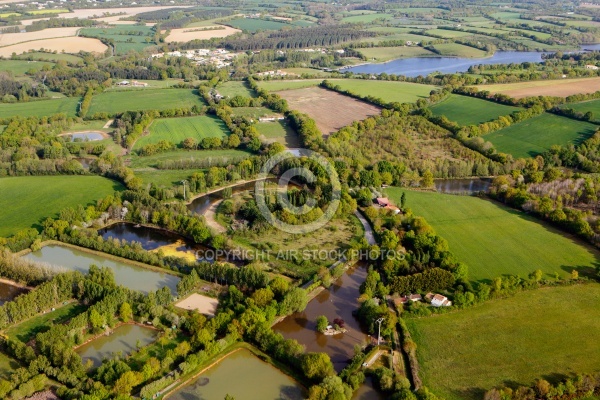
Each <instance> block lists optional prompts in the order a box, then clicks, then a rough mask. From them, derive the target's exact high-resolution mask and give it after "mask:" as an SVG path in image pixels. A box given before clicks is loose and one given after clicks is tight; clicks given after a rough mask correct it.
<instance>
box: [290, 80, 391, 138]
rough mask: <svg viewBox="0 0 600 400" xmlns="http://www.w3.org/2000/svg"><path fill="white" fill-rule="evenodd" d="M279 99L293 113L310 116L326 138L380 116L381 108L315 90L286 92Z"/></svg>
mask: <svg viewBox="0 0 600 400" xmlns="http://www.w3.org/2000/svg"><path fill="white" fill-rule="evenodd" d="M279 95H280V96H281V97H282V98H284V99H285V100H287V102H288V104H289V106H290V108H291V109H293V110H298V111H300V112H302V113H306V114H308V115H309V116H310V117H311V118H313V119H314V120H315V122H316V123H317V127H318V128H319V130H320V131H321V133H323V134H324V135H329V134H331V133H334V132H336V131H338V130H339V129H341V128H343V127H344V126H346V125H350V124H351V123H352V122H354V121H361V120H363V119H366V118H367V117H370V116H372V115H377V114H379V111H380V109H379V107H376V106H373V105H371V104H367V103H365V102H362V101H359V100H355V99H353V98H351V97H348V96H344V95H342V94H339V93H337V92H334V91H331V90H326V89H321V88H318V87H311V88H305V89H297V90H286V91H283V92H280V93H279Z"/></svg>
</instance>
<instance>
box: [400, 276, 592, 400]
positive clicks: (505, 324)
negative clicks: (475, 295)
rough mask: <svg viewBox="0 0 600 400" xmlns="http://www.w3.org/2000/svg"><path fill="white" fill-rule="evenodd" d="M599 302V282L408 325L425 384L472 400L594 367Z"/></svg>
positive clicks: (525, 295)
mask: <svg viewBox="0 0 600 400" xmlns="http://www.w3.org/2000/svg"><path fill="white" fill-rule="evenodd" d="M566 299H568V301H566ZM598 304H600V285H598V284H595V283H594V284H586V285H574V286H566V287H552V288H543V289H538V290H530V291H526V292H520V293H517V294H516V295H515V296H514V297H510V298H507V299H499V300H494V301H489V302H487V303H485V304H482V305H480V306H477V307H473V308H469V309H466V310H462V311H459V312H455V313H451V314H445V315H438V316H435V317H432V318H419V319H408V320H407V324H408V327H409V330H410V331H411V333H412V337H413V339H414V340H415V342H416V343H417V358H418V359H419V362H420V367H421V371H420V372H421V377H422V379H423V383H424V385H426V386H427V387H428V388H430V389H432V390H433V392H434V393H435V394H437V395H438V396H442V398H445V399H448V400H459V399H460V400H465V399H468V400H470V399H473V400H474V399H481V398H483V393H484V392H485V391H486V390H489V389H491V388H493V387H495V386H500V385H502V384H506V383H509V385H510V386H513V387H514V386H515V385H526V386H529V385H532V384H533V383H534V381H535V379H538V378H545V379H547V380H549V381H552V383H557V382H556V381H557V380H560V379H561V378H563V377H565V375H567V376H571V375H572V374H574V373H577V374H579V373H582V374H583V373H591V372H597V371H598V359H600V341H598V340H597V339H598V338H597V335H594V334H593V332H598V331H599V330H600V308H598ZM570 322H574V324H572V323H570ZM440 332H443V334H440Z"/></svg>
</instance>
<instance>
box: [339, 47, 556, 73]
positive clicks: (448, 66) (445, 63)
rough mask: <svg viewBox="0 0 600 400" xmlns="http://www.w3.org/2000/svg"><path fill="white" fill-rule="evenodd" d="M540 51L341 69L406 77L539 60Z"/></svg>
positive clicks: (421, 60) (434, 58)
mask: <svg viewBox="0 0 600 400" xmlns="http://www.w3.org/2000/svg"><path fill="white" fill-rule="evenodd" d="M542 54H544V53H541V52H536V51H498V52H496V53H495V54H494V55H493V56H491V57H487V58H460V57H415V58H400V59H397V60H392V61H389V62H386V63H381V64H364V65H358V66H356V67H351V68H347V69H343V70H342V72H346V71H350V72H354V73H365V74H381V73H383V72H385V73H386V74H396V75H404V76H408V77H416V76H419V75H423V76H426V75H429V74H431V73H432V72H442V73H446V74H453V73H457V72H467V71H468V70H469V68H470V67H471V66H473V65H479V64H486V65H487V64H509V63H523V62H541V61H542Z"/></svg>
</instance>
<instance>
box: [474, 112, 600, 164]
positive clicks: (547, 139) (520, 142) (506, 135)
mask: <svg viewBox="0 0 600 400" xmlns="http://www.w3.org/2000/svg"><path fill="white" fill-rule="evenodd" d="M597 128H598V127H597V126H596V125H594V124H590V123H588V122H582V121H576V120H573V119H570V118H565V117H559V116H557V115H553V114H548V113H545V114H542V115H539V116H537V117H533V118H530V119H528V120H525V121H522V122H520V123H518V124H515V125H512V126H509V127H508V128H504V129H501V130H499V131H496V132H492V133H490V134H487V135H485V136H483V138H484V139H485V140H487V141H489V142H491V143H492V144H493V145H494V147H496V150H498V151H499V152H502V153H509V154H512V155H513V156H514V157H515V158H519V157H534V156H536V155H537V154H540V153H543V152H545V151H547V150H548V149H550V147H552V146H553V145H556V144H558V145H566V144H569V143H573V144H579V143H581V142H583V141H584V140H586V139H587V138H589V137H590V136H592V135H593V134H594V132H595V131H596V129H597Z"/></svg>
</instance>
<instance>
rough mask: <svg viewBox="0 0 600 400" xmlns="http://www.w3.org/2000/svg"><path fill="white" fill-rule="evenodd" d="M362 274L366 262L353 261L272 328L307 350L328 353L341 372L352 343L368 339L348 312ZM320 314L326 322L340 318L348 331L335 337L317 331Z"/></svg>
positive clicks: (351, 352)
mask: <svg viewBox="0 0 600 400" xmlns="http://www.w3.org/2000/svg"><path fill="white" fill-rule="evenodd" d="M366 276H367V267H366V265H365V264H363V263H359V264H357V265H356V266H355V267H353V268H350V269H349V270H348V271H346V273H344V275H343V276H342V277H341V278H339V279H338V280H337V281H336V282H335V283H334V284H333V285H331V287H330V288H329V289H327V290H323V291H322V292H321V293H319V294H318V295H317V297H315V298H314V299H313V300H311V301H310V303H308V306H307V307H306V310H304V311H303V312H300V313H294V314H292V315H290V316H289V317H287V318H286V319H284V320H283V321H281V322H279V323H278V324H276V325H275V326H274V327H273V329H274V330H275V331H276V332H280V333H281V334H282V335H283V336H284V337H285V338H286V339H296V340H297V341H298V342H299V343H301V344H303V345H305V346H306V350H307V351H317V352H325V353H327V354H329V356H330V357H331V361H332V362H333V366H334V367H335V369H336V371H338V372H339V371H341V370H342V369H343V368H344V367H345V366H346V364H347V363H348V361H349V360H350V359H351V358H352V356H354V346H355V345H357V344H358V345H361V346H363V345H365V344H366V343H368V340H369V336H368V335H367V334H366V333H364V331H363V330H362V329H361V326H360V324H359V322H358V319H356V318H355V317H354V316H353V315H352V312H353V311H355V310H357V309H358V297H359V295H360V293H359V288H360V285H361V284H362V283H363V282H364V281H365V278H366ZM320 315H325V316H326V317H327V319H328V320H329V321H330V322H332V321H333V320H334V319H335V318H342V319H343V320H344V322H345V328H346V329H347V330H348V331H347V332H346V333H341V334H339V335H335V336H326V335H323V334H322V333H319V332H317V330H316V324H315V320H316V319H317V317H318V316H320Z"/></svg>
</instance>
